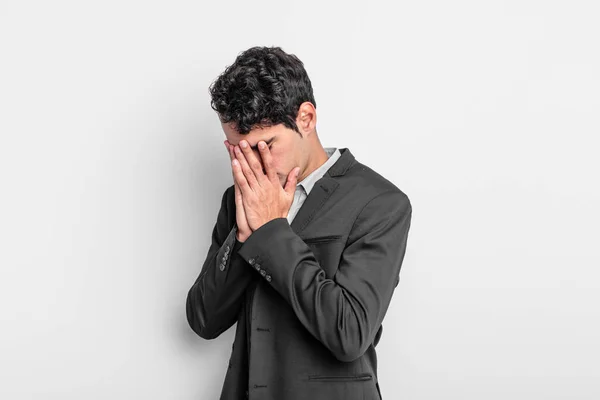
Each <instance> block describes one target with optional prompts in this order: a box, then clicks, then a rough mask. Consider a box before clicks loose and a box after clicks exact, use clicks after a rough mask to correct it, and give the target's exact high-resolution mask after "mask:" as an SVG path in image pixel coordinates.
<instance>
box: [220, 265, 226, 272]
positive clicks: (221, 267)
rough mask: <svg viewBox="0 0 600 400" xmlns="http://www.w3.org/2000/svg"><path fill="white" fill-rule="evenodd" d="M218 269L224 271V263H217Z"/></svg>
mask: <svg viewBox="0 0 600 400" xmlns="http://www.w3.org/2000/svg"><path fill="white" fill-rule="evenodd" d="M219 269H220V270H221V271H225V264H224V263H221V264H219Z"/></svg>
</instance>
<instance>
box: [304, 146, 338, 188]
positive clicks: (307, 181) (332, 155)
mask: <svg viewBox="0 0 600 400" xmlns="http://www.w3.org/2000/svg"><path fill="white" fill-rule="evenodd" d="M323 150H325V152H326V153H327V156H328V157H329V158H328V159H327V161H325V162H324V163H323V164H322V165H321V166H320V167H319V168H317V169H315V170H314V171H313V172H311V173H310V174H309V175H308V176H307V177H306V178H304V179H303V180H302V182H298V183H297V184H296V189H298V187H302V188H303V189H304V191H305V192H306V195H307V196H308V194H309V193H310V191H311V190H312V188H313V186H314V185H315V182H317V181H318V180H319V179H321V178H322V177H323V175H325V172H327V170H328V169H329V168H331V166H332V165H333V164H335V162H336V161H337V160H338V158H340V155H341V153H340V151H339V149H337V148H335V147H324V148H323Z"/></svg>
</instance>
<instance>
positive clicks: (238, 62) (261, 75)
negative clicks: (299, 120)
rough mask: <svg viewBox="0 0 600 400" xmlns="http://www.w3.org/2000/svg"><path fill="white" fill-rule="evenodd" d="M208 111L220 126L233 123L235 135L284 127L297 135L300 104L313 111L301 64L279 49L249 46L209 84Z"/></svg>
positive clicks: (291, 55)
mask: <svg viewBox="0 0 600 400" xmlns="http://www.w3.org/2000/svg"><path fill="white" fill-rule="evenodd" d="M209 92H210V95H211V108H212V109H213V110H215V111H216V112H217V114H218V115H219V119H220V120H221V122H222V123H229V122H233V123H234V124H235V128H236V131H237V132H238V133H239V134H243V135H245V134H247V133H249V132H250V131H251V130H252V129H254V128H256V127H268V126H273V125H278V124H284V125H285V126H286V127H288V128H289V129H293V130H294V131H296V132H298V133H300V131H299V130H298V127H297V125H296V117H297V115H298V109H299V108H300V105H301V104H302V103H304V102H305V101H309V102H311V103H312V104H313V106H314V107H315V108H316V107H317V104H316V102H315V98H314V96H313V89H312V85H311V83H310V79H309V78H308V74H307V73H306V70H305V69H304V64H303V63H302V61H300V60H299V59H298V57H296V56H295V55H293V54H287V53H286V52H284V51H283V50H282V49H281V48H280V47H258V46H256V47H251V48H249V49H248V50H246V51H243V52H242V53H240V54H239V55H238V56H237V58H236V59H235V62H234V63H233V64H232V65H230V66H228V67H227V68H226V69H225V71H224V72H223V73H222V74H221V75H219V77H218V78H217V79H216V80H215V81H214V82H213V83H212V84H211V85H210V88H209Z"/></svg>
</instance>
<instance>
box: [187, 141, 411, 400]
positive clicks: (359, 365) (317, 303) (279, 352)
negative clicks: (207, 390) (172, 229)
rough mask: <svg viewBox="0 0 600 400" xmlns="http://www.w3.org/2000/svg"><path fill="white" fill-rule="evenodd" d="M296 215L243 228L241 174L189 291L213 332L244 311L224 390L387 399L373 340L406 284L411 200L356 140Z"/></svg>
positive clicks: (237, 395)
mask: <svg viewBox="0 0 600 400" xmlns="http://www.w3.org/2000/svg"><path fill="white" fill-rule="evenodd" d="M340 152H341V157H340V158H339V159H338V160H337V161H336V163H335V164H334V165H332V166H331V168H330V169H329V170H328V171H327V172H326V173H325V175H324V176H323V177H322V178H321V179H319V180H318V181H317V182H316V183H315V186H314V187H313V189H312V190H311V192H310V193H309V195H308V197H307V198H306V200H305V202H304V204H303V205H302V207H301V208H300V210H299V211H298V214H297V215H296V217H295V219H294V220H293V221H292V224H291V225H290V224H289V223H288V221H287V219H286V218H277V219H274V220H271V221H269V222H267V223H266V224H264V225H263V226H261V227H260V228H259V229H257V230H256V231H254V232H253V233H252V235H251V236H250V237H249V238H248V239H247V240H246V241H245V242H244V243H243V244H242V243H240V242H238V241H237V240H236V232H237V226H236V218H235V198H234V186H233V185H232V186H230V187H229V188H227V189H226V190H225V192H224V194H223V198H222V202H221V208H220V210H219V214H218V216H217V221H216V223H215V226H214V229H213V232H212V242H211V245H210V248H209V250H208V254H207V255H206V259H205V261H204V264H203V266H202V270H201V272H200V275H199V276H198V278H197V279H196V281H195V283H194V284H193V286H192V287H191V289H190V290H189V292H188V295H187V302H186V313H187V320H188V322H189V325H190V327H191V328H192V329H193V330H194V332H196V333H197V334H198V335H199V336H200V337H202V338H205V339H212V338H216V337H218V336H219V335H220V334H221V333H222V332H224V331H225V330H227V329H228V328H230V327H231V326H232V325H233V324H234V323H236V322H237V327H236V333H235V340H234V343H233V346H232V352H231V357H230V359H229V365H228V369H227V373H226V376H225V382H224V384H223V389H222V392H221V397H220V398H221V399H222V400H239V399H245V398H249V399H256V400H258V399H260V400H263V399H264V400H307V399H309V400H337V399H340V400H342V399H344V400H354V399H356V400H359V399H360V400H374V399H381V392H380V390H379V384H378V382H377V356H376V352H375V346H376V345H377V343H378V342H379V339H380V337H381V332H382V329H383V327H382V321H383V318H384V316H385V313H386V311H387V309H388V306H389V304H390V300H391V298H392V293H393V292H394V289H395V288H396V286H397V285H398V282H399V273H400V267H401V265H402V261H403V259H404V254H405V251H406V244H407V238H408V231H409V228H410V221H411V214H412V207H411V203H410V201H409V199H408V197H407V196H406V194H404V193H403V192H402V191H401V190H400V189H398V188H397V187H396V186H395V185H394V184H392V183H391V182H390V181H388V180H386V179H385V178H383V177H382V176H381V175H379V174H378V173H376V172H375V171H373V170H372V169H370V168H369V167H367V166H365V165H363V164H361V163H360V162H358V161H357V160H356V159H355V157H354V156H353V155H352V153H350V150H349V149H347V148H342V149H340Z"/></svg>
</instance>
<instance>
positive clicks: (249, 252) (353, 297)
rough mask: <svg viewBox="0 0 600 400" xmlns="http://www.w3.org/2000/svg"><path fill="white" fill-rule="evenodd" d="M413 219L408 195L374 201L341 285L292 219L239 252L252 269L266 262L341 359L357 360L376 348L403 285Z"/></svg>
mask: <svg viewBox="0 0 600 400" xmlns="http://www.w3.org/2000/svg"><path fill="white" fill-rule="evenodd" d="M411 215H412V207H411V204H410V201H409V199H408V197H406V195H405V194H404V193H402V192H399V191H394V192H385V193H381V194H379V195H377V196H376V197H375V198H373V199H371V200H370V201H369V202H368V203H367V204H366V205H365V206H364V208H363V209H362V211H361V212H360V214H359V215H358V217H357V219H356V221H355V223H354V225H353V228H352V230H351V232H350V235H349V237H348V242H347V244H346V247H345V249H344V251H343V253H342V256H341V260H340V264H339V266H338V270H337V272H336V274H335V276H334V277H333V279H328V278H326V276H325V272H324V271H323V269H321V267H320V266H319V263H318V261H317V260H316V258H315V256H314V253H313V252H312V250H311V249H310V248H309V247H308V245H307V244H306V243H304V241H303V240H302V239H301V238H300V237H299V236H298V235H297V234H296V233H295V232H294V231H293V230H292V229H291V227H290V225H289V224H288V222H287V219H286V218H277V219H274V220H271V221H269V222H268V223H266V224H264V225H263V226H261V227H260V228H258V229H257V230H256V231H254V232H253V233H252V234H251V235H250V237H249V238H248V239H247V240H246V241H245V242H244V244H243V245H242V247H241V249H240V251H239V254H240V255H241V256H242V257H243V258H244V259H245V260H247V261H248V262H249V263H250V264H253V263H254V262H258V261H259V264H260V266H261V268H262V269H264V270H265V271H266V273H265V274H264V276H266V277H267V278H268V279H267V281H269V282H270V284H272V285H273V287H274V288H275V289H276V290H277V291H278V292H279V293H280V294H281V295H282V296H283V297H284V298H285V300H286V301H287V302H288V303H289V304H290V305H291V307H292V308H293V309H294V312H295V314H296V316H297V317H298V319H299V320H300V322H301V323H302V324H303V325H304V327H306V329H307V330H308V331H309V332H310V333H311V334H312V335H313V336H314V337H315V338H316V339H317V340H319V341H320V342H321V343H323V345H325V346H326V347H327V348H328V349H329V350H330V351H331V352H332V354H333V355H334V356H335V357H336V358H337V359H338V360H340V361H352V360H355V359H356V358H358V357H360V356H361V355H362V354H364V352H365V351H366V350H367V348H368V347H369V346H370V344H371V343H373V340H374V338H375V335H376V333H377V330H378V329H379V326H380V325H381V323H382V321H383V317H384V315H385V313H386V311H387V308H388V306H389V303H390V300H391V297H392V292H393V291H394V289H395V287H396V286H397V284H398V280H399V273H400V267H401V265H402V261H403V258H404V254H405V251H406V244H407V238H408V231H409V228H410V221H411Z"/></svg>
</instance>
